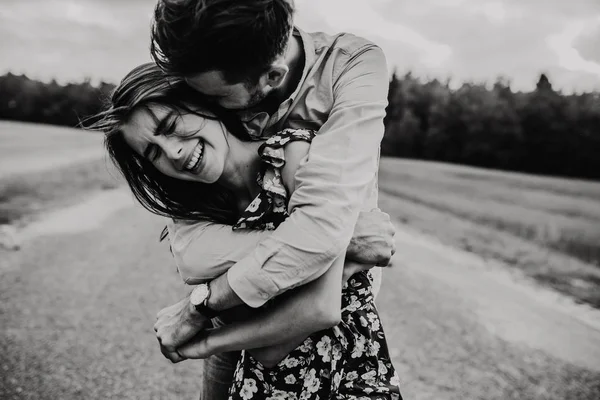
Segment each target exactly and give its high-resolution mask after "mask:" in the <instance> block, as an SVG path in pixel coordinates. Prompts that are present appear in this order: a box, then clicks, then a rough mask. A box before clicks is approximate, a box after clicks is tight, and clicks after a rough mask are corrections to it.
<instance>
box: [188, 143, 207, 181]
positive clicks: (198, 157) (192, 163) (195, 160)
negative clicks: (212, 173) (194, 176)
mask: <svg viewBox="0 0 600 400" xmlns="http://www.w3.org/2000/svg"><path fill="white" fill-rule="evenodd" d="M203 158H204V142H203V141H202V139H199V140H198V144H197V145H196V147H194V150H193V151H192V155H191V157H190V160H189V161H188V162H187V164H186V165H185V169H186V170H187V171H189V172H191V173H198V172H199V170H200V164H201V163H202V160H203Z"/></svg>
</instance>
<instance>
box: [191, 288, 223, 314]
mask: <svg viewBox="0 0 600 400" xmlns="http://www.w3.org/2000/svg"><path fill="white" fill-rule="evenodd" d="M209 297H210V286H208V283H201V284H200V285H198V286H196V287H195V288H194V290H192V294H191V295H190V303H192V305H193V306H194V307H195V308H196V311H198V312H199V313H200V314H202V315H203V316H205V317H206V318H208V319H211V318H214V317H216V316H217V315H218V314H217V312H216V311H215V310H213V309H212V308H210V307H209V306H208V299H209Z"/></svg>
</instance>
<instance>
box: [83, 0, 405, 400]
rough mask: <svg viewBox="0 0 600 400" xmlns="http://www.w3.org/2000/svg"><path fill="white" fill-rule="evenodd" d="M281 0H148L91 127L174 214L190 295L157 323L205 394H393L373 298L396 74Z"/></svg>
mask: <svg viewBox="0 0 600 400" xmlns="http://www.w3.org/2000/svg"><path fill="white" fill-rule="evenodd" d="M293 15H294V4H293V2H292V0H245V1H239V0H238V1H236V0H159V3H158V4H157V6H156V8H155V13H154V22H153V28H152V42H151V43H152V45H151V53H152V56H153V59H154V61H155V63H150V64H145V65H142V66H139V67H137V68H135V69H134V70H133V71H131V72H130V73H129V74H128V75H127V76H126V77H125V78H124V79H123V81H122V82H121V83H120V85H119V86H118V87H117V88H116V89H115V91H114V93H113V95H112V98H111V105H110V107H109V108H108V109H107V110H106V111H104V112H103V113H102V114H101V119H100V121H99V122H97V123H96V124H95V126H94V127H95V128H96V129H99V130H102V131H104V132H105V143H106V146H107V149H108V151H109V153H110V156H111V158H112V159H113V161H114V162H115V163H116V165H117V166H118V167H119V169H120V170H121V172H122V173H123V175H124V176H125V178H126V180H127V182H128V184H129V186H130V188H131V190H132V191H133V193H134V195H135V196H136V198H137V199H138V200H139V201H140V203H141V204H142V205H144V206H145V207H146V208H147V209H148V210H149V211H151V212H153V213H156V214H158V215H163V216H166V217H168V219H169V222H168V224H167V233H168V238H169V240H170V244H171V251H172V253H173V256H174V258H175V262H176V264H177V267H178V270H179V273H180V275H181V277H182V278H183V280H184V281H185V283H187V284H189V285H193V286H194V288H193V290H192V291H191V293H190V295H189V296H188V297H186V298H184V299H183V300H181V301H180V302H178V303H176V304H174V305H172V306H170V307H167V308H164V309H163V310H161V311H160V312H159V313H158V317H157V321H156V324H155V326H154V329H155V331H156V335H157V338H158V341H159V343H160V349H161V351H162V353H163V354H164V355H165V357H167V358H168V359H169V360H171V361H172V362H180V361H183V360H185V359H192V358H193V359H199V358H201V359H204V361H203V364H204V365H203V368H204V374H203V376H202V379H201V380H200V381H199V387H200V389H201V395H200V398H201V399H202V400H219V399H228V398H229V399H244V400H247V399H302V400H308V399H314V400H317V399H320V400H323V399H400V398H401V395H400V389H399V381H398V376H397V374H396V371H395V369H394V366H393V365H392V360H391V358H390V355H389V351H388V345H387V342H386V337H385V335H384V331H383V328H382V326H381V322H380V319H379V315H378V312H377V308H376V307H375V303H374V298H375V296H376V294H377V291H378V290H379V285H380V282H381V278H380V277H381V268H373V267H374V266H376V265H377V266H385V265H387V264H388V262H389V259H390V257H391V256H392V255H393V253H394V244H393V235H394V228H393V226H392V225H391V222H390V219H389V216H388V215H387V214H385V213H382V212H381V211H379V210H378V209H377V170H378V162H379V145H380V142H381V139H382V137H383V129H384V128H383V117H384V115H385V107H386V105H387V91H388V85H389V77H388V72H387V65H386V60H385V57H384V55H383V53H382V51H381V49H380V48H379V47H377V46H376V45H374V44H373V43H371V42H369V41H367V40H365V39H362V38H359V37H357V36H354V35H351V34H339V35H335V36H330V35H327V34H323V33H306V32H303V31H302V30H300V29H298V28H297V27H295V26H294V23H293Z"/></svg>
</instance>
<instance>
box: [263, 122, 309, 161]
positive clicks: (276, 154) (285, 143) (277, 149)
mask: <svg viewBox="0 0 600 400" xmlns="http://www.w3.org/2000/svg"><path fill="white" fill-rule="evenodd" d="M314 137H315V132H314V131H311V130H307V129H284V130H282V131H279V132H277V133H276V134H274V135H273V136H271V137H270V138H269V139H267V141H266V142H265V143H263V144H262V146H260V149H259V150H258V153H259V154H260V157H261V158H262V160H263V161H264V162H266V163H267V164H270V165H272V166H274V167H277V168H282V167H283V166H284V165H285V163H286V158H290V157H294V155H296V153H298V152H300V153H306V146H290V143H294V142H304V143H310V142H311V141H312V140H313V138H314ZM303 156H304V154H303ZM294 158H295V157H294Z"/></svg>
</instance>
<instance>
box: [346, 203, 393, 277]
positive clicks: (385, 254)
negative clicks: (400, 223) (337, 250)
mask: <svg viewBox="0 0 600 400" xmlns="http://www.w3.org/2000/svg"><path fill="white" fill-rule="evenodd" d="M395 234H396V230H395V229H394V226H393V225H392V221H391V220H390V216H389V215H388V214H386V213H384V212H382V211H381V210H380V209H378V208H374V209H373V210H371V211H369V212H361V213H360V214H359V216H358V221H357V222H356V226H355V227H354V234H353V236H352V239H351V240H350V245H349V246H348V250H347V252H346V256H347V257H348V259H351V260H353V261H356V262H358V263H360V264H367V265H369V264H370V265H373V264H375V265H379V266H386V265H388V264H389V262H390V259H391V258H392V256H393V255H394V253H395V252H396V244H395V242H394V235H395Z"/></svg>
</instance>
